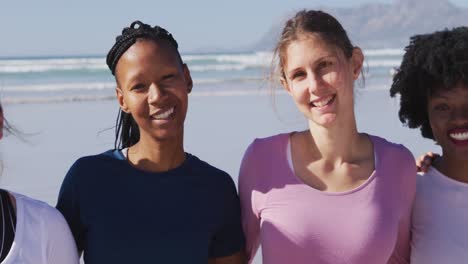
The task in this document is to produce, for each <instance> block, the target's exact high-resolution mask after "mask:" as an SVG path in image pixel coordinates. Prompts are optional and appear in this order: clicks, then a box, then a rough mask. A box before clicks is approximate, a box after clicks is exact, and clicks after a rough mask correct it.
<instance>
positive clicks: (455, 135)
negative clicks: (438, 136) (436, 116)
mask: <svg viewBox="0 0 468 264" xmlns="http://www.w3.org/2000/svg"><path fill="white" fill-rule="evenodd" d="M450 137H451V138H453V139H455V140H468V132H463V133H451V134H450Z"/></svg>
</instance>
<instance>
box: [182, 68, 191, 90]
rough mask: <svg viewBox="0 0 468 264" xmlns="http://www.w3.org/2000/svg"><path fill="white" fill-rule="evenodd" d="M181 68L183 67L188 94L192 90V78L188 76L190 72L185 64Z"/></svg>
mask: <svg viewBox="0 0 468 264" xmlns="http://www.w3.org/2000/svg"><path fill="white" fill-rule="evenodd" d="M183 67H184V77H185V83H186V84H187V93H190V92H191V91H192V88H193V81H192V76H191V75H190V70H189V68H188V67H187V64H185V63H184V64H183Z"/></svg>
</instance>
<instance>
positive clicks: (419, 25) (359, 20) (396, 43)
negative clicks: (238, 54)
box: [251, 0, 468, 50]
mask: <svg viewBox="0 0 468 264" xmlns="http://www.w3.org/2000/svg"><path fill="white" fill-rule="evenodd" d="M310 8H313V9H320V10H323V11H325V12H328V13H330V14H332V15H333V16H335V17H336V18H337V19H338V21H340V23H341V24H342V25H343V27H344V28H345V30H346V31H347V32H348V34H349V37H350V38H351V41H352V42H353V43H354V44H355V45H357V46H360V47H362V48H402V47H405V46H406V45H407V44H408V42H409V37H410V36H412V35H415V34H424V33H429V32H433V31H436V30H441V29H444V28H452V27H456V26H468V8H461V7H458V6H455V5H454V4H452V3H451V2H450V1H448V0H396V1H395V3H394V4H374V3H373V4H364V5H361V6H358V7H354V8H327V7H322V8H317V7H310ZM283 24H284V21H282V22H281V23H278V24H276V25H274V26H273V27H272V28H271V29H270V30H269V31H268V33H267V34H265V35H264V36H263V38H261V39H260V40H259V41H258V42H257V43H256V44H254V45H253V46H252V47H251V50H271V49H272V48H273V46H274V45H275V42H276V40H277V39H278V36H279V35H280V32H281V29H282V26H283Z"/></svg>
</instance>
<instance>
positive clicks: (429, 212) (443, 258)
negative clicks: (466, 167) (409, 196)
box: [411, 167, 468, 264]
mask: <svg viewBox="0 0 468 264" xmlns="http://www.w3.org/2000/svg"><path fill="white" fill-rule="evenodd" d="M467 224H468V184H466V183H462V182H459V181H455V180H453V179H450V178H448V177H447V176H445V175H443V174H442V173H441V172H439V171H438V170H437V169H435V168H434V167H431V168H430V169H429V171H428V172H427V173H425V174H423V175H420V176H419V177H418V179H417V191H416V199H415V203H414V208H413V219H412V235H413V238H412V246H411V264H414V263H416V264H418V263H424V264H431V263H438V264H439V263H453V264H456V263H467V261H468V228H467Z"/></svg>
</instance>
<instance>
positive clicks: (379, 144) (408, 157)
mask: <svg viewBox="0 0 468 264" xmlns="http://www.w3.org/2000/svg"><path fill="white" fill-rule="evenodd" d="M369 137H370V139H371V141H372V143H373V144H374V148H375V151H376V152H377V153H378V154H380V156H385V157H391V158H392V159H396V161H399V162H401V161H403V162H407V163H408V162H409V163H411V164H412V165H414V164H415V162H414V157H413V154H411V151H410V150H409V149H408V148H406V147H405V146H403V145H402V144H397V143H393V142H390V141H388V140H386V139H384V138H381V137H378V136H373V135H369Z"/></svg>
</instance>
